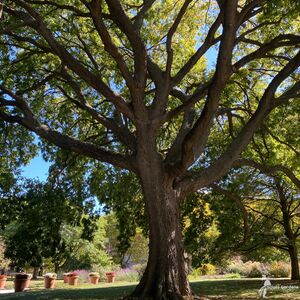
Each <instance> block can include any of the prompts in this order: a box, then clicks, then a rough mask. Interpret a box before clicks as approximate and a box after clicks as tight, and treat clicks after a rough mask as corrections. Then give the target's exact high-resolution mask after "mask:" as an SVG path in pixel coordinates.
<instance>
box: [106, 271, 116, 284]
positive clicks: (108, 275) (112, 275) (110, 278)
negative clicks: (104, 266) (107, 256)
mask: <svg viewBox="0 0 300 300" xmlns="http://www.w3.org/2000/svg"><path fill="white" fill-rule="evenodd" d="M106 278H107V282H110V283H111V282H115V279H116V273H115V272H107V273H106Z"/></svg>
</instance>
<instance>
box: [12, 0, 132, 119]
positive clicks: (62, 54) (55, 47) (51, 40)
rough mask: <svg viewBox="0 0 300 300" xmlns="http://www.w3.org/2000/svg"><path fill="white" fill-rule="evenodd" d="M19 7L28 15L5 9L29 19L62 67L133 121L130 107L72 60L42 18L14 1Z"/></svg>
mask: <svg viewBox="0 0 300 300" xmlns="http://www.w3.org/2000/svg"><path fill="white" fill-rule="evenodd" d="M15 2H16V3H17V4H19V5H20V6H21V7H23V8H24V9H25V10H26V11H27V12H28V13H29V15H28V14H26V13H23V12H21V11H16V10H12V9H7V11H8V12H9V13H10V14H12V15H15V16H16V17H19V18H21V19H22V20H24V21H25V20H28V17H31V18H32V19H33V20H34V21H35V22H32V23H30V27H32V28H33V29H35V30H36V31H37V32H38V33H39V34H40V35H41V36H42V37H43V38H44V39H45V40H46V42H47V43H48V45H49V47H50V48H51V49H52V51H53V52H54V53H55V54H56V55H57V56H58V57H59V58H60V59H61V61H62V62H63V64H64V65H66V66H67V67H68V68H70V69H71V70H72V71H73V72H74V73H76V74H77V75H78V76H79V77H80V78H81V79H83V80H84V81H85V82H87V83H88V84H89V85H90V86H91V87H93V88H94V89H95V90H96V91H98V92H99V93H100V94H102V95H103V96H105V97H106V98H107V99H108V100H109V101H111V102H112V103H113V104H114V105H115V106H116V108H117V109H118V110H119V111H120V112H121V113H123V114H125V115H126V116H127V117H129V118H130V119H134V117H133V113H132V110H131V108H130V106H129V105H128V104H127V103H126V102H125V100H124V99H123V98H122V97H121V96H120V95H117V94H116V93H114V92H113V91H112V90H111V89H110V87H109V86H108V85H107V84H106V83H104V81H103V80H102V79H101V77H100V76H99V75H95V74H93V73H92V72H90V71H89V70H88V69H87V68H86V67H84V66H83V65H82V64H81V63H80V62H79V61H78V60H77V59H76V58H74V57H73V56H72V55H71V54H70V53H69V52H68V51H67V50H66V49H65V48H64V47H63V46H62V45H61V44H60V43H59V42H58V41H57V40H56V38H55V37H54V35H53V33H52V32H51V31H50V30H49V29H48V28H47V26H46V24H45V23H44V22H43V20H42V17H41V16H40V15H39V14H38V13H37V12H36V11H35V10H34V9H33V8H32V7H30V6H29V5H27V4H26V3H25V2H24V1H19V0H16V1H15Z"/></svg>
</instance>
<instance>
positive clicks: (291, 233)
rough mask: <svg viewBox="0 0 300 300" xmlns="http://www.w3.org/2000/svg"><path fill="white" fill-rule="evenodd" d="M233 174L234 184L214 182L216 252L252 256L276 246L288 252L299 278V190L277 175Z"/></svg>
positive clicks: (294, 278) (293, 270) (295, 273)
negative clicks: (217, 235) (215, 183)
mask: <svg viewBox="0 0 300 300" xmlns="http://www.w3.org/2000/svg"><path fill="white" fill-rule="evenodd" d="M246 174H247V175H246ZM233 176H234V177H236V178H235V179H236V180H234V181H233V182H234V184H232V183H230V184H227V185H224V184H223V186H220V185H213V190H214V196H212V197H213V200H211V201H212V208H213V209H214V210H215V216H216V220H217V223H218V229H219V231H220V236H219V237H218V238H217V239H216V241H215V247H216V248H217V249H218V251H217V255H219V256H220V255H221V254H222V253H226V252H229V253H231V254H234V253H235V254H244V255H246V256H248V257H249V256H251V254H252V257H253V253H256V257H257V254H259V253H260V252H261V253H260V256H263V253H264V249H266V248H270V247H271V248H272V247H273V248H275V249H278V250H280V251H283V252H286V253H287V254H288V255H289V258H290V262H291V279H293V280H298V279H299V276H300V274H299V261H298V247H299V246H298V245H299V236H300V234H299V231H300V226H299V225H300V222H299V207H300V205H299V194H298V193H297V191H296V190H295V189H294V188H293V186H292V185H291V184H290V183H288V182H287V181H285V180H284V179H283V178H280V177H278V175H277V176H275V177H273V176H266V175H265V174H264V175H262V174H260V173H259V172H257V171H256V170H255V171H251V172H249V170H248V172H244V173H243V174H234V175H233ZM245 176H246V177H247V180H245V179H246V178H245ZM241 177H242V178H241ZM232 179H233V178H232ZM218 197H219V200H218V201H216V200H217V199H216V198H218ZM232 216H235V217H234V218H233V217H232ZM249 254H250V255H249Z"/></svg>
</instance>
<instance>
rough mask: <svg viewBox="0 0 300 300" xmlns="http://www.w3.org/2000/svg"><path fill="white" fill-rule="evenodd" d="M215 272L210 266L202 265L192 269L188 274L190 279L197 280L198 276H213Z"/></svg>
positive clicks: (214, 268) (212, 266) (213, 267)
mask: <svg viewBox="0 0 300 300" xmlns="http://www.w3.org/2000/svg"><path fill="white" fill-rule="evenodd" d="M216 273H217V272H216V267H215V266H214V265H212V264H203V265H202V266H201V267H199V268H197V269H194V270H193V271H192V272H191V273H190V277H192V278H197V277H199V276H203V275H215V274H216Z"/></svg>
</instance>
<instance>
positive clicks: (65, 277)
mask: <svg viewBox="0 0 300 300" xmlns="http://www.w3.org/2000/svg"><path fill="white" fill-rule="evenodd" d="M64 283H69V276H68V274H64Z"/></svg>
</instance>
